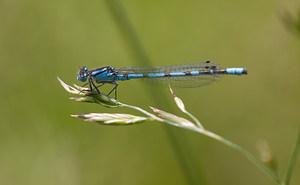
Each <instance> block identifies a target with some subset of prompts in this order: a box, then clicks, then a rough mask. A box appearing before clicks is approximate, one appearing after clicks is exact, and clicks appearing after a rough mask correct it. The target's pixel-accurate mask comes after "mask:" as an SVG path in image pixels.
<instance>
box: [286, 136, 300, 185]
mask: <svg viewBox="0 0 300 185" xmlns="http://www.w3.org/2000/svg"><path fill="white" fill-rule="evenodd" d="M299 149H300V130H299V132H298V139H297V141H296V145H295V147H294V150H293V153H292V155H291V158H290V160H289V163H288V167H287V170H286V172H285V175H284V179H283V183H284V185H288V184H289V183H290V179H291V175H292V171H293V168H294V166H295V164H296V159H297V156H298V153H299Z"/></svg>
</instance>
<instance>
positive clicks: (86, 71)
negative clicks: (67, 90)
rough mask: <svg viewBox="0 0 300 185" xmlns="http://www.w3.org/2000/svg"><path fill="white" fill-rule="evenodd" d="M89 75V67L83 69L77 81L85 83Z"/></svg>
mask: <svg viewBox="0 0 300 185" xmlns="http://www.w3.org/2000/svg"><path fill="white" fill-rule="evenodd" d="M87 73H88V68H87V67H85V66H84V67H81V68H80V71H79V73H78V75H77V80H79V81H81V82H85V81H86V80H87Z"/></svg>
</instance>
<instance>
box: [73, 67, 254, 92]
mask: <svg viewBox="0 0 300 185" xmlns="http://www.w3.org/2000/svg"><path fill="white" fill-rule="evenodd" d="M247 73H248V71H247V69H245V68H220V66H219V64H218V63H216V62H212V61H204V62H195V63H191V64H187V65H177V66H160V67H121V68H113V67H111V66H106V67H101V68H98V69H94V70H90V71H88V68H87V67H81V68H80V71H79V73H78V75H77V80H79V81H81V82H85V81H87V80H88V83H86V84H85V85H87V84H89V86H90V91H92V90H93V88H94V89H96V90H97V92H98V93H99V94H100V91H99V89H98V87H100V86H102V85H104V84H113V85H115V87H114V88H113V89H112V90H111V91H110V92H109V93H108V95H110V94H111V93H112V92H113V91H115V98H116V97H117V87H118V83H117V81H124V80H130V79H142V80H144V81H146V82H151V83H152V84H158V85H170V86H171V87H184V88H185V87H188V88H192V87H200V86H204V85H208V84H211V83H213V82H215V81H217V80H219V79H220V77H221V76H222V75H224V74H229V75H242V74H247ZM94 82H96V83H97V84H100V85H98V86H96V85H95V83H94Z"/></svg>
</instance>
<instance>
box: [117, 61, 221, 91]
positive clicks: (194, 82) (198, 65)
mask: <svg viewBox="0 0 300 185" xmlns="http://www.w3.org/2000/svg"><path fill="white" fill-rule="evenodd" d="M212 68H213V69H220V66H219V64H218V63H216V62H211V61H204V62H195V63H190V64H186V65H177V66H160V67H122V68H116V69H115V70H116V71H118V74H144V75H147V74H149V73H166V74H167V73H172V72H189V71H200V72H205V71H209V70H210V69H212ZM220 77H221V76H220V75H217V74H203V75H195V76H188V75H187V76H176V77H172V76H170V77H160V78H141V80H142V81H143V82H146V83H150V84H153V85H160V86H168V85H170V86H171V87H182V88H193V87H200V86H205V85H208V84H211V83H214V82H216V81H218V80H220Z"/></svg>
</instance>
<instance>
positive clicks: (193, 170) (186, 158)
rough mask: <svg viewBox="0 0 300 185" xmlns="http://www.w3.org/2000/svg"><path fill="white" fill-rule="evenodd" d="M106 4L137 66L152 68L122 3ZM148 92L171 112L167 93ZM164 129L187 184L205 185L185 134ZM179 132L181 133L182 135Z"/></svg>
mask: <svg viewBox="0 0 300 185" xmlns="http://www.w3.org/2000/svg"><path fill="white" fill-rule="evenodd" d="M106 3H107V5H108V7H109V9H110V12H111V13H112V15H113V18H114V19H115V21H116V23H117V26H118V27H119V30H120V33H121V35H122V36H123V37H124V39H125V40H126V43H127V44H128V45H129V47H131V51H132V52H135V53H134V55H135V58H136V64H137V65H139V64H140V63H143V65H144V66H152V65H151V62H150V60H149V58H148V56H147V54H146V51H145V49H144V47H143V45H142V43H141V42H140V39H139V38H138V35H137V33H136V31H135V30H134V28H133V26H132V24H131V21H130V19H129V17H128V15H127V12H126V10H125V8H124V6H123V4H122V3H121V1H120V0H106ZM148 92H151V93H150V94H151V96H152V99H153V102H156V104H157V105H159V104H160V103H161V102H164V105H165V106H167V107H168V108H169V110H170V109H171V108H172V107H171V106H170V105H169V104H168V103H166V101H163V100H166V99H167V98H166V94H165V93H163V92H161V91H159V90H157V89H156V88H153V87H150V86H149V87H148ZM157 94H159V96H157ZM163 128H164V131H165V133H166V135H167V136H168V139H169V141H170V143H171V146H172V149H173V151H174V152H173V153H174V155H175V156H176V157H177V159H178V162H179V164H180V165H181V168H182V172H183V174H184V176H185V178H186V179H187V182H188V183H189V184H195V185H196V184H202V185H204V184H205V183H204V178H203V176H202V175H201V174H202V173H200V170H199V169H198V166H197V163H196V162H195V161H196V160H195V157H194V156H193V155H192V152H191V149H190V147H189V146H188V143H189V142H187V141H185V140H186V137H185V136H184V133H183V132H182V131H178V130H176V129H172V128H169V127H167V126H165V125H164V126H163ZM178 132H180V134H179V133H178ZM179 136H180V137H179Z"/></svg>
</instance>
